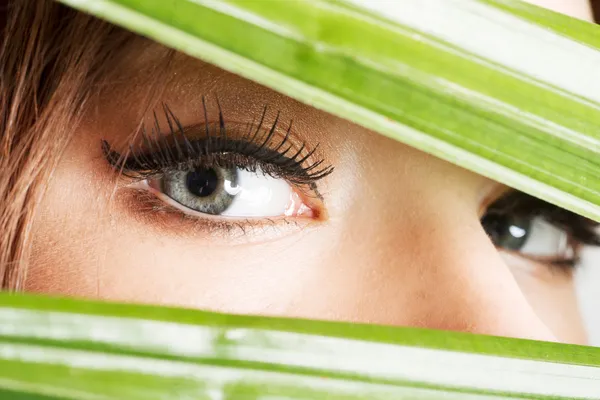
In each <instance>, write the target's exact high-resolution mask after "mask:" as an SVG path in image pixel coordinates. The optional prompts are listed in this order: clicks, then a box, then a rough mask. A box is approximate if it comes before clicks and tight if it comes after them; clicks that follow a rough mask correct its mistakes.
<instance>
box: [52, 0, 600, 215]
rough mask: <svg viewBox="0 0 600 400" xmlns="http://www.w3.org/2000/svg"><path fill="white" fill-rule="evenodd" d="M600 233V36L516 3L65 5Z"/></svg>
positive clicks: (83, 1)
mask: <svg viewBox="0 0 600 400" xmlns="http://www.w3.org/2000/svg"><path fill="white" fill-rule="evenodd" d="M61 1H62V2H64V3H66V4H70V5H72V6H74V7H77V8H79V9H81V10H85V11H87V12H90V13H92V14H95V15H97V16H100V17H102V18H106V19H108V20H109V21H112V22H114V23H117V24H120V25H122V26H124V27H126V28H129V29H131V30H133V31H136V32H139V33H141V34H143V35H146V36H148V37H151V38H153V39H155V40H157V41H159V42H161V43H164V44H165V45H167V46H171V47H174V48H176V49H179V50H181V51H183V52H185V53H187V54H189V55H192V56H195V57H198V58H201V59H204V60H206V61H208V62H211V63H214V64H216V65H218V66H220V67H222V68H224V69H227V70H229V71H232V72H234V73H237V74H240V75H242V76H245V77H247V78H250V79H253V80H255V81H258V82H260V83H262V84H264V85H267V86H269V87H271V88H273V89H276V90H278V91H280V92H283V93H285V94H287V95H289V96H291V97H294V98H296V99H298V100H301V101H303V102H306V103H308V104H311V105H313V106H315V107H318V108H321V109H323V110H326V111H328V112H331V113H333V114H336V115H338V116H341V117H343V118H346V119H349V120H352V121H354V122H356V123H358V124H361V125H363V126H365V127H368V128H370V129H373V130H375V131H378V132H380V133H382V134H384V135H387V136H389V137H392V138H394V139H397V140H399V141H402V142H404V143H407V144H409V145H411V146H414V147H416V148H418V149H421V150H423V151H426V152H428V153H431V154H434V155H436V156H438V157H441V158H443V159H445V160H448V161H450V162H453V163H455V164H457V165H460V166H463V167H465V168H468V169H470V170H472V171H475V172H477V173H480V174H482V175H485V176H488V177H490V178H493V179H495V180H498V181H500V182H503V183H506V184H508V185H510V186H513V187H515V188H517V189H520V190H522V191H525V192H527V193H530V194H532V195H535V196H538V197H541V198H543V199H545V200H548V201H550V202H552V203H555V204H558V205H560V206H563V207H565V208H567V209H570V210H573V211H575V212H578V213H580V214H582V215H586V216H588V217H590V218H593V219H596V220H600V179H598V177H599V176H600V174H599V164H600V158H599V157H598V155H599V153H600V133H599V132H600V131H599V129H598V128H600V108H599V105H600V80H599V79H597V72H596V71H598V69H599V68H600V52H598V45H599V42H600V39H598V37H600V35H598V32H599V30H598V28H597V27H595V26H593V25H592V24H588V23H584V22H581V21H575V20H573V19H571V18H568V17H565V16H560V15H558V14H555V13H552V12H548V11H544V10H542V9H539V8H537V7H533V6H529V5H525V4H522V3H520V2H518V1H514V0H405V1H403V2H400V3H398V2H359V1H358V0H353V1H341V0H337V1H335V0H311V1H307V0H306V1H301V0H294V1H261V0H222V1H214V0H193V1H192V0H61Z"/></svg>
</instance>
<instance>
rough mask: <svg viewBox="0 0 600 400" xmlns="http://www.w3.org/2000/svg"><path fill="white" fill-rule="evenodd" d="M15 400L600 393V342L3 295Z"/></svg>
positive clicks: (2, 349) (0, 337) (0, 380)
mask: <svg viewBox="0 0 600 400" xmlns="http://www.w3.org/2000/svg"><path fill="white" fill-rule="evenodd" d="M0 371H1V373H0V398H2V399H5V398H6V399H9V398H10V399H54V398H60V399H77V400H79V399H94V400H95V399H140V400H142V399H143V400H150V399H175V398H177V399H309V398H310V399H315V398H317V399H318V398H323V399H439V398H444V399H461V400H462V399H465V400H469V399H497V398H517V399H550V398H552V399H579V398H585V399H592V398H596V399H597V398H598V397H597V396H598V393H599V392H598V390H599V388H600V349H599V348H591V347H583V346H574V345H562V344H557V343H545V342H535V341H528V340H519V339H507V338H496V337H488V336H475V335H469V334H464V333H452V332H441V331H432V330H424V329H415V328H395V327H381V326H379V327H378V326H372V325H361V324H348V323H333V322H319V321H305V320H293V319H283V318H265V317H249V316H236V315H227V314H216V313H207V312H201V311H194V310H182V309H171V308H161V307H150V306H135V305H121V304H110V303H100V302H88V301H81V300H66V299H56V298H45V297H37V296H23V295H10V294H0Z"/></svg>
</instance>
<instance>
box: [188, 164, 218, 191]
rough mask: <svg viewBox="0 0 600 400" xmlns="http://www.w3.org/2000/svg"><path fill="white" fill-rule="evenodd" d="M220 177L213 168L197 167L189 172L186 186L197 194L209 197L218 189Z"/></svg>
mask: <svg viewBox="0 0 600 400" xmlns="http://www.w3.org/2000/svg"><path fill="white" fill-rule="evenodd" d="M218 185H219V177H218V176H217V172H216V171H215V170H214V169H212V168H209V169H197V170H195V171H192V172H189V173H188V174H187V177H186V186H187V188H188V190H189V191H190V192H191V193H192V194H193V195H195V196H198V197H208V196H210V195H211V194H213V193H214V191H215V190H217V186H218Z"/></svg>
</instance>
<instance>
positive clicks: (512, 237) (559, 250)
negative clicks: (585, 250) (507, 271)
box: [481, 212, 573, 262]
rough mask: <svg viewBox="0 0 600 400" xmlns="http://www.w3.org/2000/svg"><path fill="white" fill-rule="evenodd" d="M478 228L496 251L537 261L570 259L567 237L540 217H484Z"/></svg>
mask: <svg viewBox="0 0 600 400" xmlns="http://www.w3.org/2000/svg"><path fill="white" fill-rule="evenodd" d="M481 224H482V226H483V228H484V230H485V231H486V233H487V234H488V236H489V237H490V239H491V240H492V242H493V243H494V245H495V246H496V247H498V248H500V249H504V250H508V251H512V252H518V253H519V254H521V255H523V256H525V257H529V258H532V259H538V260H550V261H551V262H557V261H558V262H564V261H565V260H566V259H568V257H572V256H573V254H572V248H571V247H570V246H569V235H568V234H567V233H566V232H565V231H564V230H562V229H559V228H558V227H556V226H554V225H552V224H550V223H548V222H546V221H545V220H544V219H543V218H541V217H530V216H519V215H510V214H499V213H493V212H492V213H488V214H486V215H485V216H484V217H483V218H482V220H481Z"/></svg>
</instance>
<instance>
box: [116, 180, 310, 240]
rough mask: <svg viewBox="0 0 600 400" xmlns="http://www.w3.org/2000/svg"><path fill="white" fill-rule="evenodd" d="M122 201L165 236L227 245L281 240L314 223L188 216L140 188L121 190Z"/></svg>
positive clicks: (288, 220) (282, 218) (124, 205)
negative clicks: (217, 241) (283, 236)
mask: <svg viewBox="0 0 600 400" xmlns="http://www.w3.org/2000/svg"><path fill="white" fill-rule="evenodd" d="M117 198H118V202H119V203H120V205H121V206H122V207H123V208H126V209H127V210H128V211H129V213H131V214H132V215H133V216H134V218H136V219H138V220H140V221H141V222H143V223H144V225H150V226H154V227H156V228H157V229H159V231H160V233H161V234H164V233H165V232H167V233H172V234H174V235H177V236H180V237H182V238H189V237H190V236H194V235H202V236H203V237H210V238H218V239H220V240H223V239H225V240H227V245H228V246H229V245H235V244H236V243H239V244H247V243H249V242H252V243H254V242H257V241H262V240H263V239H265V240H266V239H269V240H271V239H270V238H271V237H272V238H279V237H281V236H282V233H285V232H286V231H290V230H294V231H297V230H299V229H302V228H305V227H306V226H308V225H311V224H313V222H314V221H312V220H309V219H306V220H302V221H297V220H296V219H294V218H286V217H279V218H260V219H258V218H246V219H232V218H223V217H214V216H213V217H211V216H207V215H203V216H202V217H197V216H191V215H187V214H186V213H184V212H182V211H181V210H180V209H178V208H176V207H174V206H171V205H169V204H167V203H165V202H164V201H163V200H161V199H160V198H159V197H157V196H156V195H155V194H154V193H152V192H151V191H149V190H146V189H144V188H141V187H140V186H139V185H137V184H136V185H133V186H124V187H121V188H120V189H119V193H118V196H117Z"/></svg>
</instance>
